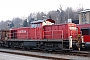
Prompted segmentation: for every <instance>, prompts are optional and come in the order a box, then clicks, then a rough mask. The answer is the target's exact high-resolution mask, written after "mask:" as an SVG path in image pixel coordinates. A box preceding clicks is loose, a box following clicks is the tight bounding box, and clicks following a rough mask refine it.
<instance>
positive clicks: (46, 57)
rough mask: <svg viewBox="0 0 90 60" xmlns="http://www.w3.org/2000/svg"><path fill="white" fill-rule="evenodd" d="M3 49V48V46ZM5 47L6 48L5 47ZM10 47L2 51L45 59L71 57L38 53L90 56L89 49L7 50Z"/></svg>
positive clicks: (56, 59) (54, 59)
mask: <svg viewBox="0 0 90 60" xmlns="http://www.w3.org/2000/svg"><path fill="white" fill-rule="evenodd" d="M2 49H3V48H2ZM4 49H5V48H4ZM7 50H8V49H5V50H1V49H0V52H4V53H11V54H18V55H24V56H31V57H38V58H44V59H52V60H70V58H61V57H56V56H49V55H47V56H46V55H39V54H38V53H42V54H44V53H45V54H53V55H58V56H59V55H70V56H80V57H90V52H88V51H71V52H50V51H48V52H47V51H41V50H30V51H27V50H25V49H23V50H22V49H19V50H18V49H10V50H12V51H9V50H8V51H7ZM14 50H17V51H19V52H17V51H16V52H15V51H14ZM21 51H23V52H24V51H26V52H27V53H22V52H21ZM29 52H32V53H30V54H28V53H29ZM33 52H37V53H36V54H34V53H33Z"/></svg>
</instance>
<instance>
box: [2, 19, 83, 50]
mask: <svg viewBox="0 0 90 60" xmlns="http://www.w3.org/2000/svg"><path fill="white" fill-rule="evenodd" d="M54 23H55V21H54V20H52V19H47V20H37V21H33V22H31V25H30V27H22V28H14V29H11V30H10V31H9V33H8V35H7V36H8V39H5V40H3V42H4V43H3V44H2V45H3V46H6V47H18V48H28V49H42V50H55V51H56V50H71V49H72V48H74V47H78V46H77V44H78V45H80V44H81V43H82V39H81V36H80V37H79V35H80V34H79V32H80V30H79V29H78V28H77V25H76V24H74V23H66V24H54ZM79 48H80V46H79Z"/></svg>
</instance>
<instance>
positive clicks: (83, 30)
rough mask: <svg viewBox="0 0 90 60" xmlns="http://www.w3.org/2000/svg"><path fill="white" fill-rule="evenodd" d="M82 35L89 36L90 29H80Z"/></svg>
mask: <svg viewBox="0 0 90 60" xmlns="http://www.w3.org/2000/svg"><path fill="white" fill-rule="evenodd" d="M81 31H82V35H90V33H89V32H90V29H81Z"/></svg>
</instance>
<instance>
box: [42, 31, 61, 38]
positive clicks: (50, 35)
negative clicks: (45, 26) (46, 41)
mask: <svg viewBox="0 0 90 60" xmlns="http://www.w3.org/2000/svg"><path fill="white" fill-rule="evenodd" d="M55 31H56V32H61V34H57V35H54V32H55ZM44 32H52V34H51V35H44V36H52V39H54V36H60V37H61V39H63V30H50V31H44ZM58 39H60V38H58Z"/></svg>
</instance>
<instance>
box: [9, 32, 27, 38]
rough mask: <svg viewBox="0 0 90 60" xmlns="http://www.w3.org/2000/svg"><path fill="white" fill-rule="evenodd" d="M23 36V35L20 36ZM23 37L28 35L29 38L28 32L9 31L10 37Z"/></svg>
mask: <svg viewBox="0 0 90 60" xmlns="http://www.w3.org/2000/svg"><path fill="white" fill-rule="evenodd" d="M20 36H22V37H20ZM16 37H17V38H18V37H19V38H23V37H26V38H27V39H28V32H27V33H17V32H14V33H8V38H9V39H15V38H16Z"/></svg>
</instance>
